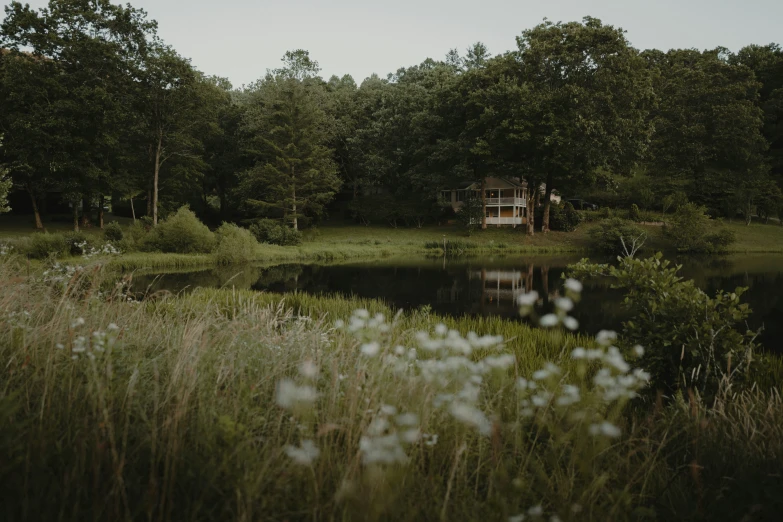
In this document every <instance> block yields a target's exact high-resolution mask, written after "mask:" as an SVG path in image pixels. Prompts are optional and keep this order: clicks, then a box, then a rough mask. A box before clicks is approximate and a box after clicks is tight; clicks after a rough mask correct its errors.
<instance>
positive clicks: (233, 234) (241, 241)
mask: <svg viewBox="0 0 783 522" xmlns="http://www.w3.org/2000/svg"><path fill="white" fill-rule="evenodd" d="M215 237H216V238H217V246H216V247H215V250H214V251H213V252H212V255H213V256H214V257H215V261H216V262H217V263H218V264H220V265H231V264H238V263H248V262H250V261H252V260H253V259H254V258H255V257H256V255H257V253H258V241H256V238H255V236H254V235H253V234H252V233H251V232H250V231H249V230H247V229H246V228H241V227H238V226H237V225H235V224H233V223H223V224H222V225H221V226H220V227H219V228H218V229H217V230H216V231H215Z"/></svg>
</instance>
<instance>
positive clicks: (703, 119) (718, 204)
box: [645, 49, 767, 217]
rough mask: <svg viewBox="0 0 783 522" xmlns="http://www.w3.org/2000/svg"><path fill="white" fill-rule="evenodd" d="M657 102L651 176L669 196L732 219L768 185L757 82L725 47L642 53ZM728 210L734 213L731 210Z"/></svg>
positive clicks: (749, 71) (748, 70) (653, 120)
mask: <svg viewBox="0 0 783 522" xmlns="http://www.w3.org/2000/svg"><path fill="white" fill-rule="evenodd" d="M645 58H646V59H647V61H648V63H649V66H650V68H651V69H652V70H653V72H654V77H655V89H656V92H657V94H658V98H659V103H658V106H657V108H656V110H655V111H654V112H653V113H652V123H653V125H654V126H655V132H654V135H653V139H652V143H651V155H650V162H649V167H650V169H649V172H650V175H652V176H655V177H656V178H657V179H656V181H657V183H658V184H659V186H662V187H663V188H664V190H668V191H670V192H672V191H675V190H678V189H680V187H684V188H685V191H686V193H687V195H688V199H690V200H691V201H693V202H695V203H698V204H700V205H704V206H706V207H708V208H709V209H710V211H711V212H713V213H717V212H722V213H724V214H728V216H729V217H732V214H733V213H734V211H735V210H736V207H737V206H738V205H735V204H731V205H729V206H727V203H730V202H732V201H734V202H739V201H744V203H743V204H742V205H740V206H742V207H746V208H747V204H748V202H750V204H751V205H752V202H753V199H754V198H755V197H757V196H759V195H760V192H759V190H760V188H761V187H763V186H764V179H765V178H766V176H767V168H766V165H765V163H764V152H765V150H766V146H767V145H766V142H765V140H764V136H763V135H762V132H761V130H762V124H763V119H762V118H763V113H762V111H761V109H760V108H759V107H758V106H757V104H756V100H757V96H758V89H759V84H758V82H757V81H756V79H755V77H754V74H753V72H752V71H751V70H750V69H749V68H747V67H746V66H744V65H734V64H732V63H730V62H729V60H728V55H727V53H726V51H725V49H715V50H712V51H705V52H703V53H702V52H699V51H695V50H672V51H669V52H668V53H665V54H664V53H661V52H659V51H649V52H646V53H645ZM729 207H731V208H729Z"/></svg>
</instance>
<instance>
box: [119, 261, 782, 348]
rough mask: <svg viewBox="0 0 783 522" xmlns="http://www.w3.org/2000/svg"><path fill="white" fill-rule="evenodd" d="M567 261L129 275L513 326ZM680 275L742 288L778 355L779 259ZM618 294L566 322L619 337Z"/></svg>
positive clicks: (550, 294) (690, 264) (552, 289)
mask: <svg viewBox="0 0 783 522" xmlns="http://www.w3.org/2000/svg"><path fill="white" fill-rule="evenodd" d="M578 260H579V258H578V257H570V256H535V257H513V256H507V257H497V258H491V257H490V258H481V259H442V258H441V259H426V258H416V259H408V260H399V259H393V260H382V261H375V262H357V263H351V264H338V265H318V264H284V265H277V266H273V267H245V268H237V267H231V268H220V269H212V270H204V271H197V272H186V273H166V274H143V275H136V277H135V282H134V287H135V289H136V290H138V291H157V290H168V291H171V292H180V291H188V290H189V289H192V288H195V287H199V286H211V287H220V286H232V285H233V286H236V287H238V288H247V289H253V290H258V291H270V292H281V293H285V292H294V291H299V292H308V293H313V294H342V295H346V296H350V295H355V296H359V297H366V298H377V299H381V300H384V301H385V302H387V303H388V304H389V305H391V306H393V307H394V308H403V309H411V308H417V307H421V306H429V307H431V308H432V310H433V311H434V312H437V313H439V314H444V315H446V314H448V315H455V316H459V315H464V314H482V315H488V314H492V315H500V316H504V317H509V318H517V317H518V312H517V307H516V305H515V304H514V303H515V298H516V296H518V295H519V294H521V293H524V292H526V291H528V290H530V289H533V290H536V291H537V292H538V293H539V295H541V296H542V297H543V299H544V307H543V309H542V310H541V312H542V313H543V312H546V311H548V310H549V309H551V304H550V303H551V302H552V301H553V300H554V299H555V298H556V297H558V296H559V295H560V292H561V291H562V278H561V276H562V274H563V272H564V270H565V269H566V267H567V266H568V265H569V264H570V263H574V262H576V261H578ZM677 262H679V263H681V264H682V265H683V268H682V271H681V275H682V276H683V277H685V278H688V279H694V280H695V282H696V284H697V285H698V286H699V287H700V288H702V289H703V290H705V291H706V292H707V293H709V294H714V293H715V292H716V291H718V290H732V291H733V290H734V289H736V288H737V287H748V288H749V289H748V291H747V292H746V293H745V295H744V299H745V301H746V302H748V303H749V304H750V305H751V307H752V309H753V311H754V313H753V314H752V316H751V318H750V321H749V322H748V326H749V327H750V328H752V329H754V330H755V329H757V328H759V327H761V326H762V325H763V326H764V328H765V330H764V332H763V334H762V335H761V337H760V341H761V343H762V344H764V346H765V347H766V348H767V349H768V350H771V351H776V352H778V353H783V256H780V255H742V256H727V257H720V258H706V259H694V258H686V259H678V260H677ZM621 301H622V293H621V292H618V291H616V290H613V289H611V288H608V286H607V285H606V284H602V283H599V282H593V283H588V284H586V286H585V291H584V293H583V299H582V301H581V302H580V303H579V305H578V306H577V308H576V309H575V310H574V312H573V314H572V315H574V316H575V317H576V318H577V319H578V320H579V322H580V330H582V331H585V332H587V333H596V332H597V331H598V330H600V329H602V328H614V329H618V328H619V327H620V324H621V322H622V320H623V319H624V318H625V311H624V308H623V306H622V303H621Z"/></svg>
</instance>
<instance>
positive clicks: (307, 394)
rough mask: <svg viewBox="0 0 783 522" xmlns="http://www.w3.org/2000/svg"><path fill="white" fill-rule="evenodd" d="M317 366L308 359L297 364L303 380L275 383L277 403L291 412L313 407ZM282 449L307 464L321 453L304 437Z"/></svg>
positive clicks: (315, 397) (315, 393)
mask: <svg viewBox="0 0 783 522" xmlns="http://www.w3.org/2000/svg"><path fill="white" fill-rule="evenodd" d="M318 371H319V370H318V366H316V365H315V363H314V362H312V361H310V360H306V361H304V362H303V363H302V364H301V365H300V366H299V375H300V377H301V380H302V381H304V382H303V383H301V384H298V383H297V382H296V381H295V380H294V379H282V380H281V381H279V382H278V383H277V391H276V394H275V400H276V401H277V405H278V406H280V407H281V408H283V409H286V410H289V411H290V412H292V413H293V414H295V415H296V414H298V415H306V414H308V413H309V412H310V411H312V410H313V408H314V407H315V401H316V399H318V392H317V391H316V389H315V386H314V383H315V382H316V381H317V380H318ZM283 450H284V451H285V454H286V455H288V457H289V458H290V459H291V460H293V461H294V462H295V463H296V464H299V465H302V466H309V465H311V464H312V463H313V461H315V459H317V458H318V456H319V455H320V454H321V450H320V449H319V448H318V447H317V446H316V445H315V442H313V441H312V440H310V439H304V440H302V441H301V443H300V444H299V446H293V445H286V446H285V447H284V448H283Z"/></svg>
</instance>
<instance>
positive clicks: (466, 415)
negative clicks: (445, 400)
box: [449, 402, 492, 435]
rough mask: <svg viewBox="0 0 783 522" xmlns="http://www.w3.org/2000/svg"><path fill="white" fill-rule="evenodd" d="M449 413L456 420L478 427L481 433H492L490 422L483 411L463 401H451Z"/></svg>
mask: <svg viewBox="0 0 783 522" xmlns="http://www.w3.org/2000/svg"><path fill="white" fill-rule="evenodd" d="M449 412H450V413H451V415H452V416H453V417H454V418H455V419H457V420H458V421H460V422H462V423H465V424H468V425H471V426H473V427H475V428H476V429H478V431H479V433H481V434H482V435H489V434H490V433H492V424H491V423H490V422H489V419H488V418H487V416H486V415H484V412H483V411H481V410H480V409H478V408H476V407H475V406H471V405H470V404H466V403H464V402H453V403H452V404H451V407H450V408H449Z"/></svg>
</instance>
